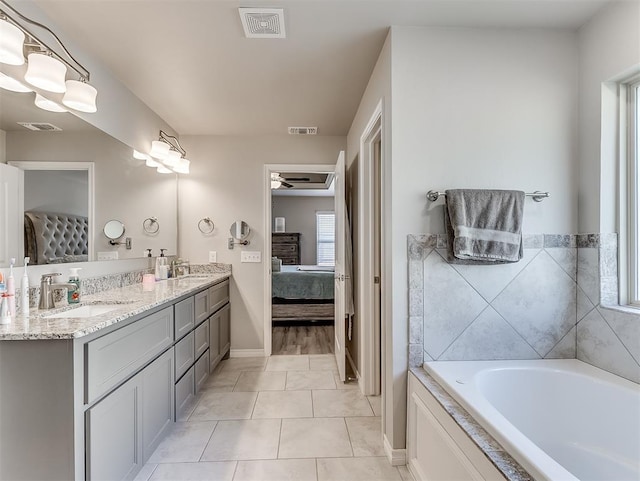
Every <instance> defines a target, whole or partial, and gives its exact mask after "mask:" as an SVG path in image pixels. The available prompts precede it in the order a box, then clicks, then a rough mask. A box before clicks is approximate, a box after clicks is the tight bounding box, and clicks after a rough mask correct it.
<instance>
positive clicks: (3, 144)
mask: <svg viewBox="0 0 640 481" xmlns="http://www.w3.org/2000/svg"><path fill="white" fill-rule="evenodd" d="M6 149H7V133H6V132H5V131H4V130H0V162H1V163H3V164H4V163H6V162H7V158H6V157H7V154H6Z"/></svg>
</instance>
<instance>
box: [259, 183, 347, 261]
mask: <svg viewBox="0 0 640 481" xmlns="http://www.w3.org/2000/svg"><path fill="white" fill-rule="evenodd" d="M271 199H272V201H271V204H272V206H271V209H272V210H271V212H272V215H271V217H272V219H275V218H276V217H284V218H285V228H286V231H287V232H299V233H300V234H302V235H301V236H300V263H301V264H303V265H315V264H316V261H317V244H316V241H317V239H316V237H317V224H316V212H319V211H333V208H334V199H333V197H301V196H275V195H274V196H272V197H271ZM273 225H274V224H273V223H272V228H273Z"/></svg>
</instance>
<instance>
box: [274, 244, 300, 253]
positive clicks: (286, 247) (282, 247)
mask: <svg viewBox="0 0 640 481" xmlns="http://www.w3.org/2000/svg"><path fill="white" fill-rule="evenodd" d="M272 251H273V253H274V254H295V253H297V252H298V246H297V245H296V244H279V245H276V246H273V249H272Z"/></svg>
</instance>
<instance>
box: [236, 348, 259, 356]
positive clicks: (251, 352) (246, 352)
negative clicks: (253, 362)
mask: <svg viewBox="0 0 640 481" xmlns="http://www.w3.org/2000/svg"><path fill="white" fill-rule="evenodd" d="M229 357H265V356H264V349H231V351H230V352H229Z"/></svg>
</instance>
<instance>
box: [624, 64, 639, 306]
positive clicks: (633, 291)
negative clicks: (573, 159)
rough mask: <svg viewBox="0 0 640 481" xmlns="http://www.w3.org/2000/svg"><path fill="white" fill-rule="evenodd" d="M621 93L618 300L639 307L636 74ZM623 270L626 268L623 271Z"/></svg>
mask: <svg viewBox="0 0 640 481" xmlns="http://www.w3.org/2000/svg"><path fill="white" fill-rule="evenodd" d="M623 86H624V92H623V95H624V96H625V97H626V99H623V101H624V100H626V101H624V105H625V106H626V116H624V117H626V118H625V120H626V124H627V125H626V126H625V127H626V128H625V129H624V137H625V139H626V142H622V147H623V149H624V150H626V155H624V154H625V153H623V156H622V158H623V160H625V162H624V165H625V166H626V169H625V170H626V172H624V173H625V174H626V182H625V183H624V184H625V187H626V195H623V199H621V205H622V206H623V208H622V209H621V211H622V212H626V215H625V216H624V217H626V219H623V221H626V235H625V236H624V239H620V240H621V241H622V242H624V243H625V244H626V249H621V250H620V251H621V254H623V255H624V256H625V258H623V259H620V263H619V265H620V268H621V269H620V270H621V272H620V274H621V279H620V281H621V285H622V286H624V285H626V286H627V288H626V289H622V293H623V294H624V295H625V297H626V299H625V298H623V299H621V301H623V302H621V303H623V304H626V305H629V306H632V307H640V254H639V252H640V192H639V191H638V189H639V187H640V179H639V176H640V76H635V77H633V78H631V79H630V80H629V81H628V82H625V84H624V85H623ZM625 271H626V272H625Z"/></svg>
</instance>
